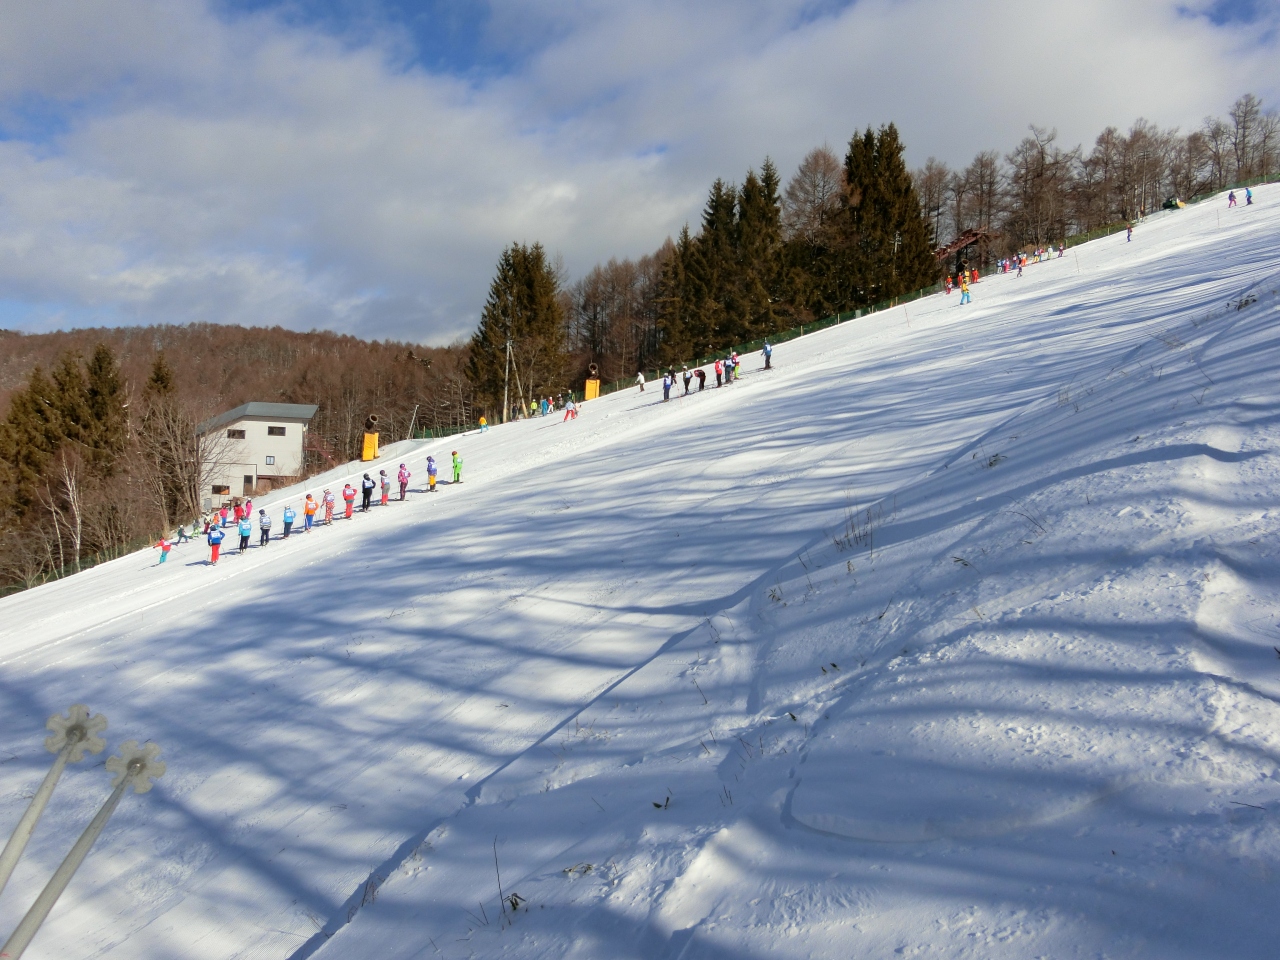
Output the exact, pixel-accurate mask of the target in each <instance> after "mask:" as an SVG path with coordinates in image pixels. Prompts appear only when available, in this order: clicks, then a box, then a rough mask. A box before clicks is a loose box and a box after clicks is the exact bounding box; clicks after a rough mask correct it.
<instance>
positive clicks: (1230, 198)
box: [1227, 190, 1236, 210]
mask: <svg viewBox="0 0 1280 960" xmlns="http://www.w3.org/2000/svg"><path fill="white" fill-rule="evenodd" d="M1235 205H1236V192H1235V191H1234V190H1232V191H1231V192H1230V193H1228V194H1227V209H1228V210H1230V209H1231V208H1232V207H1234V206H1235Z"/></svg>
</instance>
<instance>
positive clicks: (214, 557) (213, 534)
mask: <svg viewBox="0 0 1280 960" xmlns="http://www.w3.org/2000/svg"><path fill="white" fill-rule="evenodd" d="M223 536H224V534H223V532H222V528H221V527H220V526H218V525H217V524H210V525H209V562H210V563H213V564H216V563H217V562H218V550H219V549H220V548H221V547H222V538H223Z"/></svg>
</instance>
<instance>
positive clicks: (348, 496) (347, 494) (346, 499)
mask: <svg viewBox="0 0 1280 960" xmlns="http://www.w3.org/2000/svg"><path fill="white" fill-rule="evenodd" d="M365 476H366V477H367V476H368V474H367V473H366V474H365ZM342 502H343V503H345V504H346V510H345V512H344V513H343V514H342V516H343V517H344V518H345V519H347V520H350V519H351V514H352V513H353V512H354V511H355V508H356V488H355V487H353V486H352V485H351V484H349V483H348V484H347V485H346V486H344V487H343V488H342Z"/></svg>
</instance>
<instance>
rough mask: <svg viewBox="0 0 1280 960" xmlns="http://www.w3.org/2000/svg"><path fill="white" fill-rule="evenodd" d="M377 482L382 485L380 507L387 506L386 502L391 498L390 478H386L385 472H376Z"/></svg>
mask: <svg viewBox="0 0 1280 960" xmlns="http://www.w3.org/2000/svg"><path fill="white" fill-rule="evenodd" d="M378 482H379V483H381V484H382V502H381V506H384V507H385V506H386V505H387V500H388V499H389V498H390V496H391V478H390V477H388V476H387V471H385V470H379V471H378Z"/></svg>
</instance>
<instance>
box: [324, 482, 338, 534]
mask: <svg viewBox="0 0 1280 960" xmlns="http://www.w3.org/2000/svg"><path fill="white" fill-rule="evenodd" d="M337 502H338V498H337V497H335V496H334V495H333V491H332V490H329V489H327V488H326V489H325V491H324V525H325V526H326V527H327V526H329V524H331V523H333V508H334V506H335V505H336V504H337Z"/></svg>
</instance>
